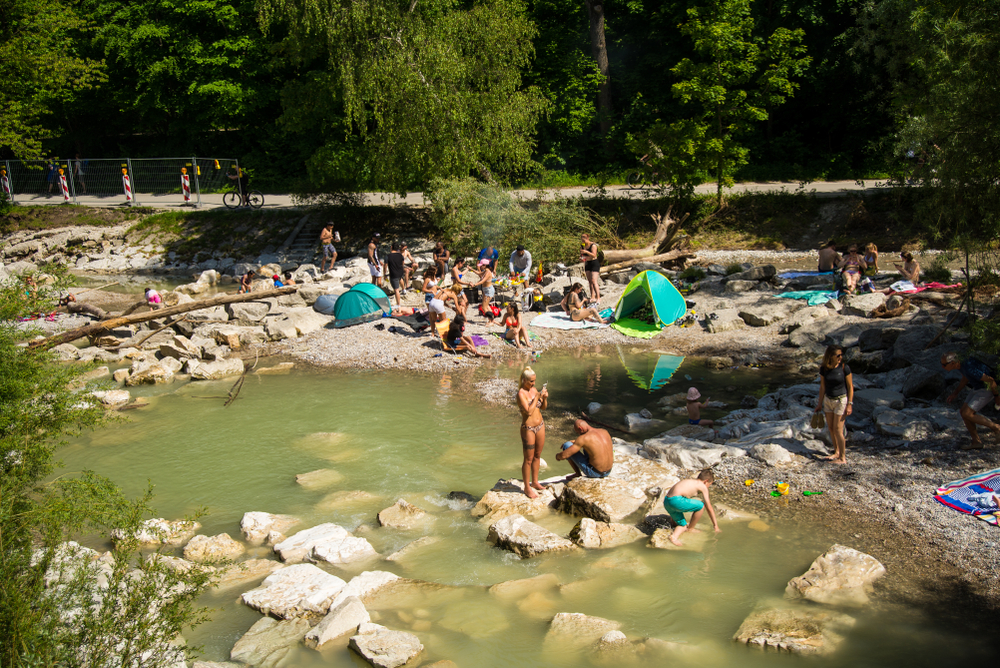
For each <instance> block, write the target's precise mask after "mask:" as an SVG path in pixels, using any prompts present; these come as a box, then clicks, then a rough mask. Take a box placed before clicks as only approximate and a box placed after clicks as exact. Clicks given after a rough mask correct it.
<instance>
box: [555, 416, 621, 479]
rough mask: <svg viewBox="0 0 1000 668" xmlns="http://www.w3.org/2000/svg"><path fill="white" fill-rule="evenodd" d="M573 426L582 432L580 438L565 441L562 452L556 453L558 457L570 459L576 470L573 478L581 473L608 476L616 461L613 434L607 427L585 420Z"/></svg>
mask: <svg viewBox="0 0 1000 668" xmlns="http://www.w3.org/2000/svg"><path fill="white" fill-rule="evenodd" d="M573 428H574V429H575V430H576V433H578V434H580V436H579V438H577V439H576V440H575V441H566V442H565V443H563V445H562V452H558V453H556V459H558V460H559V461H564V460H567V459H568V460H569V465H570V466H572V467H573V470H574V471H575V472H576V473H575V475H572V476H570V477H571V478H576V477H578V476H581V475H584V476H587V477H588V478H607V477H608V474H609V473H611V467H612V466H614V463H615V452H614V449H613V446H612V444H611V434H609V433H608V430H607V429H598V428H596V427H591V426H590V425H589V424H587V422H585V421H584V420H577V421H576V422H575V423H573Z"/></svg>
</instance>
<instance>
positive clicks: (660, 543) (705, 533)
mask: <svg viewBox="0 0 1000 668" xmlns="http://www.w3.org/2000/svg"><path fill="white" fill-rule="evenodd" d="M706 526H708V527H711V524H704V525H703V526H701V528H700V530H699V531H698V532H697V533H691V532H690V531H685V532H684V533H682V534H681V536H680V538H679V539H678V540H680V543H681V544H680V545H674V544H673V543H671V542H670V533H671V532H672V531H673V529H672V528H663V529H657V530H656V531H654V532H653V535H652V536H650V537H649V542H647V543H646V547H652V548H655V549H658V550H684V551H686V552H701V551H703V550H704V549H705V545H706V544H707V543H708V540H709V532H711V531H712V529H711V528H707V529H706V528H705V527H706Z"/></svg>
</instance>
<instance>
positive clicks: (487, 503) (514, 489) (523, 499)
mask: <svg viewBox="0 0 1000 668" xmlns="http://www.w3.org/2000/svg"><path fill="white" fill-rule="evenodd" d="M555 505H556V495H555V493H554V492H553V490H552V489H551V488H550V487H546V488H545V489H543V490H539V491H538V497H537V498H534V499H529V498H528V497H527V496H526V495H525V493H524V483H523V482H521V481H520V480H514V479H511V480H500V481H498V482H497V484H496V485H494V486H493V489H491V490H490V491H488V492H486V494H484V495H483V498H481V499H480V500H479V501H478V502H477V503H476V505H475V506H473V508H472V510H471V511H470V512H471V513H472V516H473V517H479V518H482V519H480V522H483V523H485V524H492V523H493V522H496V521H497V520H499V519H502V518H504V517H509V516H511V515H522V516H524V517H528V518H530V519H535V518H538V517H542V516H544V515H547V514H548V513H550V512H551V511H552V509H553V508H554V507H555Z"/></svg>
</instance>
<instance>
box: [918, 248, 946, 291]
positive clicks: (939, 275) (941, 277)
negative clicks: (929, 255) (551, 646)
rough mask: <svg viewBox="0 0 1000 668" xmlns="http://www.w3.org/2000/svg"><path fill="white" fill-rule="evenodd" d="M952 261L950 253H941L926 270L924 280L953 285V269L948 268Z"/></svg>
mask: <svg viewBox="0 0 1000 668" xmlns="http://www.w3.org/2000/svg"><path fill="white" fill-rule="evenodd" d="M951 260H952V256H951V254H950V253H940V254H938V255H937V256H936V257H935V258H934V262H932V263H931V266H930V267H929V268H928V269H925V270H924V275H923V280H925V281H928V282H932V281H937V282H938V283H945V284H948V283H951V269H949V268H948V262H950V261H951Z"/></svg>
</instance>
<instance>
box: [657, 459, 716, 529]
mask: <svg viewBox="0 0 1000 668" xmlns="http://www.w3.org/2000/svg"><path fill="white" fill-rule="evenodd" d="M713 482H715V474H714V473H712V469H705V470H703V471H702V472H701V473H699V474H698V477H697V478H688V479H687V480H681V481H680V482H678V483H677V484H676V485H674V486H673V487H671V488H670V489H669V490H668V491H667V494H666V498H664V499H663V507H664V508H665V509H666V511H667V513H668V514H669V515H670V519H672V520H673V521H674V524H675V525H676V526H675V527H674V530H673V531H672V532H671V534H670V542H671V543H673V544H674V545H681V534H683V533H684V532H685V531H690V532H692V533H698V532H699V531H700V529H695V528H694V526H695V525H696V524H697V523H698V520H700V519H701V514H702V513H703V512H704V510H705V509H706V508H707V509H708V516H709V517H710V518H712V525H713V526H714V527H715V533H719V532H720V531H722V529H720V528H719V520H718V519H716V517H715V508H713V507H712V501H711V500H710V499H709V498H708V488H709V486H710V485H711V484H712V483H713ZM699 493H701V495H702V497H704V499H705V501H704V503H703V502H701V501H699V500H698V499H696V498H694V497H695V496H697V495H698V494H699ZM684 513H694V515H692V516H691V522H690V523H688V521H687V520H686V519H684Z"/></svg>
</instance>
